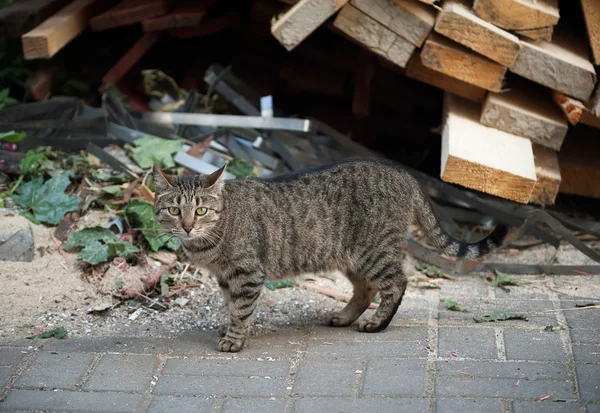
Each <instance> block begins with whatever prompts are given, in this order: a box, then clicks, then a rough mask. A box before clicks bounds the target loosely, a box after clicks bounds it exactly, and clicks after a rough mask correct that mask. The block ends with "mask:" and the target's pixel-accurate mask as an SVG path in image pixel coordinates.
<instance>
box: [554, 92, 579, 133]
mask: <svg viewBox="0 0 600 413" xmlns="http://www.w3.org/2000/svg"><path fill="white" fill-rule="evenodd" d="M550 93H551V95H552V100H553V101H554V103H556V104H557V105H558V107H559V108H560V110H561V111H562V112H563V113H564V114H565V116H566V117H567V120H568V121H569V123H570V124H571V125H577V124H578V123H579V119H580V118H581V115H582V114H583V111H584V109H585V106H584V105H583V103H581V102H580V101H578V100H575V99H573V98H570V97H568V96H565V95H563V94H562V93H560V92H557V91H556V90H552V91H551V92H550Z"/></svg>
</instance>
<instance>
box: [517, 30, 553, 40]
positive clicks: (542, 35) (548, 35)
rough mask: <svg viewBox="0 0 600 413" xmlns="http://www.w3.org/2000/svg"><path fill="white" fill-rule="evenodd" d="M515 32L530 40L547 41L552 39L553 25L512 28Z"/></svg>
mask: <svg viewBox="0 0 600 413" xmlns="http://www.w3.org/2000/svg"><path fill="white" fill-rule="evenodd" d="M513 31H514V32H515V34H518V35H519V36H523V37H526V38H527V39H531V40H545V41H547V42H551V41H552V34H553V33H554V26H547V27H538V28H535V29H523V30H513Z"/></svg>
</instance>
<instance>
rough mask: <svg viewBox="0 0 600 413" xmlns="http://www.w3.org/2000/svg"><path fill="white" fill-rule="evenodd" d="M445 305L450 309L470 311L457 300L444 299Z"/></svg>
mask: <svg viewBox="0 0 600 413" xmlns="http://www.w3.org/2000/svg"><path fill="white" fill-rule="evenodd" d="M444 307H446V308H447V309H448V310H450V311H460V312H462V313H468V312H469V310H468V309H467V308H463V306H462V305H460V304H459V303H457V302H456V301H452V300H446V301H444Z"/></svg>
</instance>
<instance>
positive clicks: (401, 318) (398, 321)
mask: <svg viewBox="0 0 600 413" xmlns="http://www.w3.org/2000/svg"><path fill="white" fill-rule="evenodd" d="M429 311H430V304H429V299H428V298H427V296H420V295H419V296H413V295H411V294H407V295H405V296H404V299H403V300H402V305H400V307H399V308H398V311H397V312H396V315H395V316H394V318H393V319H392V322H391V323H390V326H392V327H395V326H401V325H406V324H409V325H411V324H417V325H419V324H420V325H426V324H427V320H429ZM366 314H367V313H365V315H363V317H366V316H367V315H366ZM388 328H389V327H388Z"/></svg>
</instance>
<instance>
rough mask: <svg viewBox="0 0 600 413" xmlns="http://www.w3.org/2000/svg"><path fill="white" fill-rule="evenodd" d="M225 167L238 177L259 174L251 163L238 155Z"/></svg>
mask: <svg viewBox="0 0 600 413" xmlns="http://www.w3.org/2000/svg"><path fill="white" fill-rule="evenodd" d="M225 169H226V171H227V172H229V173H230V174H232V175H233V176H235V177H236V178H249V177H251V176H257V175H258V174H256V172H255V171H254V167H253V166H252V165H251V164H250V163H248V162H246V161H245V160H243V159H242V158H238V157H235V158H233V159H232V160H231V162H229V164H228V165H227V168H225Z"/></svg>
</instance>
